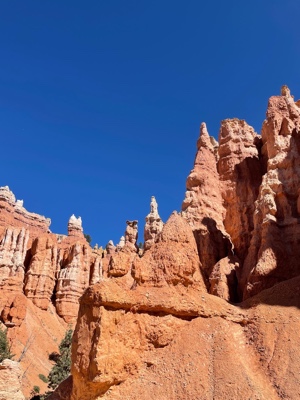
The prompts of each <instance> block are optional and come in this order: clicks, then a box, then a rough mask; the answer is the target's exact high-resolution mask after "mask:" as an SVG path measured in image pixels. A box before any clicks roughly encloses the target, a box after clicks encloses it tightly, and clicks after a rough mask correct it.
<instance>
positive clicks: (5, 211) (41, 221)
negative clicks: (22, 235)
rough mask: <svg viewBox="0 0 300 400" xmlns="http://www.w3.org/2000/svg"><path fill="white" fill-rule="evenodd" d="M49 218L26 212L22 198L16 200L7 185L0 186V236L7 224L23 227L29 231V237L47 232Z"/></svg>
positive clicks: (32, 237)
mask: <svg viewBox="0 0 300 400" xmlns="http://www.w3.org/2000/svg"><path fill="white" fill-rule="evenodd" d="M50 223H51V220H50V219H49V218H45V217H43V216H41V215H38V214H34V213H30V212H28V211H27V210H26V209H25V208H24V207H23V201H22V200H16V198H15V196H14V194H13V192H12V191H11V190H10V189H9V187H8V186H3V187H0V237H2V236H3V233H4V231H5V230H6V229H7V227H9V226H13V227H15V228H25V229H26V230H29V232H30V239H34V238H35V237H37V236H38V235H39V234H41V233H44V232H48V231H49V226H50Z"/></svg>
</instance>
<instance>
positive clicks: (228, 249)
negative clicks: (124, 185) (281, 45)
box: [0, 86, 300, 400]
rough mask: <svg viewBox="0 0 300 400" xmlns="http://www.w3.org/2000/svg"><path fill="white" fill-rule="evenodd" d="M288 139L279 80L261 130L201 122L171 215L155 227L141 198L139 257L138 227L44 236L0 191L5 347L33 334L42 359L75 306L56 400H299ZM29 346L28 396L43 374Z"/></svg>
mask: <svg viewBox="0 0 300 400" xmlns="http://www.w3.org/2000/svg"><path fill="white" fill-rule="evenodd" d="M299 135H300V102H299V101H298V102H295V101H294V98H293V97H292V96H291V95H290V91H289V89H288V88H287V87H285V86H284V87H283V88H282V92H281V95H280V96H274V97H271V98H270V100H269V104H268V109H267V116H266V120H265V121H264V123H263V127H262V135H261V136H259V135H258V134H257V133H256V132H255V131H254V129H253V128H252V127H251V126H249V125H248V124H247V123H246V122H245V121H243V120H238V119H236V118H235V119H229V120H224V121H222V123H221V128H220V133H219V142H217V141H216V140H215V139H214V138H212V137H210V136H209V134H208V132H207V129H206V126H205V124H202V125H201V128H200V137H199V139H198V142H197V153H196V158H195V163H194V168H193V169H192V171H191V172H190V174H189V176H188V178H187V184H186V186H187V191H186V194H185V199H184V201H183V205H182V211H181V212H180V213H179V214H178V213H177V212H174V213H173V214H172V215H171V216H170V218H169V219H168V221H167V223H166V224H165V225H163V223H162V221H161V219H160V217H159V215H158V211H157V203H156V201H155V198H154V197H152V199H151V205H150V213H149V215H148V216H147V217H146V226H145V232H144V234H145V251H144V252H139V251H138V247H137V238H138V230H137V221H136V220H135V221H127V227H126V232H125V235H124V237H122V238H121V240H120V243H119V244H118V245H117V246H114V244H113V242H112V241H110V242H109V243H108V245H107V246H106V250H105V251H103V250H102V249H101V248H100V249H98V248H96V247H95V248H94V249H91V247H90V246H89V244H88V243H87V241H86V240H85V238H84V235H83V229H82V221H81V218H80V217H79V218H76V217H75V216H74V215H73V216H72V217H71V218H70V220H69V223H68V235H67V236H66V235H56V234H52V233H51V232H50V231H49V223H50V220H48V219H46V218H45V217H42V216H39V215H37V214H33V213H29V212H28V211H26V210H25V208H24V207H23V202H22V201H16V199H15V197H14V195H13V193H12V192H11V191H10V190H9V188H8V187H4V188H0V286H1V296H0V316H1V321H2V322H3V323H4V324H5V325H6V327H8V337H9V340H10V341H11V343H12V344H13V349H12V350H13V352H16V354H18V355H20V354H22V352H24V348H25V347H26V343H28V342H30V340H31V339H30V338H31V335H33V336H35V337H36V338H35V339H34V340H35V343H38V347H43V346H42V344H41V343H48V338H49V343H50V345H49V346H50V347H49V350H47V351H48V353H49V352H50V351H53V348H55V346H56V348H57V343H59V341H58V339H59V338H61V337H62V336H63V333H64V330H65V329H66V326H67V323H72V322H74V321H75V319H76V316H77V313H78V308H79V303H80V309H79V314H78V319H77V325H76V330H75V334H74V341H73V351H72V379H71V378H70V379H68V380H67V381H66V382H64V384H62V385H61V387H60V388H59V390H58V392H57V393H56V394H55V395H54V397H53V398H55V399H56V400H58V399H60V400H62V399H64V400H66V399H68V400H70V399H71V400H77V399H81V400H96V399H100V398H103V399H113V400H117V399H120V400H121V399H124V398H126V399H128V400H137V399H139V400H150V399H152V398H157V399H168V400H183V399H187V398H189V399H203V400H204V399H205V400H210V399H211V400H212V399H215V400H221V399H222V400H223V399H225V400H226V399H228V400H229V399H230V400H232V399H260V400H269V399H272V400H273V399H274V400H279V399H282V398H285V399H292V400H296V399H298V398H299V385H298V370H299V361H298V360H299V358H300V357H299V356H300V354H298V352H299V351H298V348H300V346H298V344H299V345H300V343H299V341H300V340H299V335H298V331H299V328H300V323H299V308H300V300H299V299H300V297H299V291H300V289H299V288H300V264H299V262H298V260H299V258H300V250H299V246H298V245H299V242H300V189H299V188H300V136H299ZM237 303H238V304H237ZM60 317H62V318H60ZM50 325H51V326H50ZM32 327H34V329H33V328H32ZM56 332H57V334H56ZM40 337H41V339H40ZM38 341H39V342H38ZM41 341H42V342H41ZM45 346H46V345H45ZM43 350H44V349H43ZM28 352H29V353H30V354H28V355H26V354H25V356H24V360H22V362H21V364H20V367H21V368H22V371H25V370H26V368H27V367H28V375H27V376H28V377H27V378H24V379H23V381H24V380H26V382H27V383H26V385H25V384H24V383H23V387H25V388H26V390H27V392H26V395H28V382H32V381H33V379H34V377H36V375H37V374H36V371H37V370H38V371H39V372H38V373H43V371H46V372H47V370H49V368H50V366H51V365H50V364H49V363H48V364H47V362H46V361H44V359H42V358H41V357H39V354H38V353H37V352H35V351H34V350H33V349H30V350H29V351H28ZM43 354H44V353H43ZM44 355H45V354H44ZM30 360H33V361H30ZM30 362H32V363H33V364H34V367H31V364H30ZM46 364H47V365H46ZM1 371H2V370H1V366H0V393H1ZM13 379H14V378H13ZM31 387H32V386H31ZM24 393H25V392H24ZM15 398H17V397H15Z"/></svg>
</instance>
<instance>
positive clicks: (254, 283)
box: [241, 86, 300, 298]
mask: <svg viewBox="0 0 300 400" xmlns="http://www.w3.org/2000/svg"><path fill="white" fill-rule="evenodd" d="M299 106H300V103H299V102H295V101H294V98H293V97H292V96H291V95H290V91H289V89H288V88H287V87H286V86H284V87H283V88H282V91H281V95H280V96H273V97H271V98H270V100H269V104H268V109H267V114H266V120H265V121H264V123H263V127H262V143H263V147H262V154H263V156H264V157H265V158H266V159H267V172H266V173H265V175H264V176H263V179H262V184H261V186H260V188H259V195H258V199H257V201H256V203H255V211H254V231H253V235H252V240H251V244H250V249H249V253H248V256H247V259H246V261H245V265H244V268H243V279H242V281H241V290H243V292H244V298H247V297H249V296H252V295H254V294H256V293H258V292H260V291H262V290H263V289H266V288H268V287H271V286H273V285H274V284H276V283H278V282H280V281H282V280H286V279H289V278H292V277H294V276H297V275H299V273H300V265H299V257H300V249H299V244H298V243H299V241H300V224H299V221H300V206H299V204H300V200H299V187H300V108H299Z"/></svg>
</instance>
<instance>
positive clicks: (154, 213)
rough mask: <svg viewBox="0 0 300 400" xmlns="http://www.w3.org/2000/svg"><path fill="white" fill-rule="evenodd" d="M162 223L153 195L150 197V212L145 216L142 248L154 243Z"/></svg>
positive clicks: (146, 248) (148, 247)
mask: <svg viewBox="0 0 300 400" xmlns="http://www.w3.org/2000/svg"><path fill="white" fill-rule="evenodd" d="M163 226H164V223H163V221H162V219H161V218H160V216H159V214H158V205H157V202H156V199H155V197H154V196H152V197H151V203H150V213H149V214H148V215H147V217H146V224H145V229H144V241H145V245H144V250H148V249H150V247H151V246H152V245H153V244H154V243H155V239H156V238H157V236H158V235H159V234H160V232H161V231H162V228H163Z"/></svg>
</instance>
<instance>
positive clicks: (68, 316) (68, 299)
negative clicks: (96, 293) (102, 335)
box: [55, 241, 92, 322]
mask: <svg viewBox="0 0 300 400" xmlns="http://www.w3.org/2000/svg"><path fill="white" fill-rule="evenodd" d="M91 253H92V249H91V247H90V246H89V245H88V243H87V242H85V243H82V241H76V242H75V243H74V244H73V245H72V246H71V247H70V248H68V249H66V250H65V253H64V256H63V259H62V266H61V269H60V271H59V273H58V279H57V284H56V285H57V287H56V292H55V294H56V302H55V304H56V310H57V313H58V315H60V316H61V317H63V318H64V320H65V321H66V322H73V321H74V319H75V318H76V316H77V314H78V308H79V303H78V300H79V297H80V296H81V295H82V293H83V292H84V289H86V288H87V287H88V286H89V284H90V268H91Z"/></svg>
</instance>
